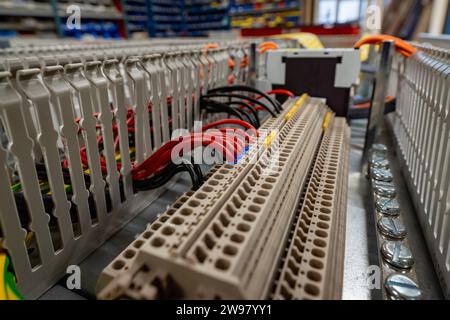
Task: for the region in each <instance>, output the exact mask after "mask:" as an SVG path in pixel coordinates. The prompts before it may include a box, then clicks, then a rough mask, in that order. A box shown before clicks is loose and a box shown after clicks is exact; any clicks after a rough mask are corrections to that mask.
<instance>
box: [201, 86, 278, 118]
mask: <svg viewBox="0 0 450 320" xmlns="http://www.w3.org/2000/svg"><path fill="white" fill-rule="evenodd" d="M234 91H245V92H251V93H256V94H258V95H261V96H263V97H264V98H266V99H267V100H268V101H269V102H270V103H271V104H272V105H273V107H274V108H275V110H276V111H277V112H278V113H279V112H281V110H282V107H281V105H280V104H279V102H278V101H276V100H273V99H272V98H271V97H270V96H269V95H267V94H266V93H265V92H262V91H260V90H258V89H255V88H252V87H249V86H243V85H231V86H226V87H219V88H214V89H210V90H208V93H214V92H234Z"/></svg>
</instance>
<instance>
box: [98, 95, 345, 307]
mask: <svg viewBox="0 0 450 320" xmlns="http://www.w3.org/2000/svg"><path fill="white" fill-rule="evenodd" d="M284 110H285V111H284V112H283V113H282V115H281V116H280V117H278V118H277V119H275V120H268V122H266V123H265V124H264V126H263V127H264V128H266V129H268V131H269V132H270V133H269V134H268V135H267V136H266V138H265V140H264V143H263V145H264V148H263V150H257V149H258V148H257V146H252V147H251V148H250V151H249V152H248V154H247V155H246V157H244V158H243V159H242V160H241V161H240V162H239V163H238V164H235V165H230V164H225V165H222V166H221V167H220V168H215V172H214V173H212V174H211V176H210V177H209V178H208V180H207V181H206V183H205V184H204V185H203V186H202V187H201V188H200V189H199V190H198V191H196V192H194V193H192V192H191V193H189V195H185V196H183V197H182V198H181V199H182V200H183V201H178V202H177V203H176V204H175V206H177V209H174V207H172V208H170V209H169V210H168V211H167V212H166V213H164V214H163V215H161V217H160V219H159V220H157V221H156V222H155V223H153V224H152V225H151V226H149V228H148V229H147V231H146V232H144V234H143V235H142V236H141V237H140V238H139V239H138V240H136V241H142V242H139V243H138V244H139V246H138V247H137V248H136V246H134V247H133V244H131V245H130V247H129V248H128V249H127V250H128V251H129V250H130V249H131V250H132V253H129V254H127V250H125V251H124V252H123V253H122V254H121V255H120V256H119V257H117V258H116V259H115V260H114V261H113V262H112V263H111V264H110V265H109V266H108V267H107V268H105V270H104V271H103V273H102V275H101V277H100V279H99V282H98V287H97V289H98V297H99V298H101V299H117V298H134V299H158V298H167V297H169V298H187V299H189V298H222V299H227V298H245V299H264V298H269V297H271V296H272V290H273V285H274V283H276V280H277V274H278V273H279V269H280V262H281V261H282V260H283V256H284V255H285V252H286V251H287V243H292V242H286V241H287V240H289V239H290V240H292V237H291V232H292V228H293V227H292V226H293V225H294V224H295V223H296V222H297V221H298V215H299V203H300V202H304V201H305V197H304V195H305V194H306V193H305V192H306V191H305V188H307V186H308V182H309V179H310V177H311V168H312V167H314V166H315V164H316V163H317V161H325V160H324V159H320V160H318V158H317V154H318V150H319V147H320V146H321V145H322V143H323V142H322V141H324V139H326V137H327V136H328V135H329V131H330V130H333V132H334V131H336V132H337V133H336V136H338V137H337V138H336V137H335V136H334V135H332V138H331V139H332V141H333V143H334V145H333V154H331V157H332V159H331V161H332V162H333V163H334V164H336V163H339V160H341V158H342V160H345V159H346V156H345V154H346V153H347V151H348V149H347V148H348V140H347V139H344V138H343V137H344V136H345V137H347V138H348V129H347V126H346V124H345V121H343V120H342V119H334V117H333V116H332V113H331V112H329V111H328V108H327V107H326V106H325V105H324V103H323V101H322V100H320V99H312V98H307V97H302V98H300V99H298V100H296V101H288V102H287V105H285V107H284ZM324 128H326V129H324ZM335 128H336V129H335ZM339 132H340V133H339ZM328 139H330V138H328ZM339 139H341V140H339ZM346 167H347V164H346V161H343V162H341V163H340V166H338V167H335V168H334V170H332V169H330V170H328V172H327V176H329V177H330V178H329V179H328V180H327V181H332V180H333V179H332V177H334V180H333V182H336V183H337V181H339V183H340V185H341V186H342V187H343V189H342V190H341V191H340V192H341V194H345V190H346V179H345V178H343V177H345V175H344V174H343V173H342V174H341V173H340V172H338V170H337V169H338V168H341V169H344V168H346ZM345 170H346V169H345ZM338 177H339V179H338ZM325 182H326V181H325ZM328 187H329V188H332V187H330V185H329V186H328ZM327 191H328V190H327ZM310 192H312V191H310ZM328 192H329V191H328ZM302 195H303V196H302ZM323 197H326V199H328V200H325V198H324V200H323V201H322V202H323V203H322V205H323V206H328V207H331V208H329V209H328V210H329V211H330V213H329V214H332V215H335V216H334V217H333V219H331V218H330V221H332V222H329V224H328V227H329V228H330V230H329V233H328V232H326V231H323V230H319V231H322V232H319V231H317V232H316V233H317V235H318V237H319V238H320V237H324V236H325V235H326V236H325V237H327V236H328V234H330V235H331V241H330V244H329V247H327V249H329V250H334V251H340V252H343V239H340V238H339V237H338V236H337V234H339V233H340V234H341V236H342V234H343V232H342V231H343V226H344V223H343V221H342V219H343V216H344V215H342V214H340V213H341V211H342V210H344V211H345V199H342V196H339V195H338V196H336V197H333V196H329V195H328V194H324V195H323ZM330 198H331V200H330ZM335 207H337V208H336V209H335V211H333V210H332V209H334V208H335ZM322 211H325V209H323V210H322ZM327 212H328V211H327ZM334 212H336V214H334ZM161 218H163V219H164V220H165V221H161ZM325 224H326V223H324V224H321V226H322V227H325ZM144 236H145V239H142V238H143V237H144ZM333 240H335V241H333ZM341 240H342V241H341ZM316 242H318V241H316ZM320 243H322V242H320ZM334 255H335V252H333V256H334ZM338 256H340V257H341V258H336V259H331V258H329V260H330V261H328V260H326V263H324V265H326V266H327V267H326V270H330V269H329V268H339V267H338V266H341V265H342V255H338ZM127 257H128V258H127ZM327 259H328V258H327ZM320 263H323V262H320ZM313 264H314V262H313ZM317 266H320V265H319V264H317ZM326 277H329V278H330V279H328V278H326ZM339 277H342V275H340V276H337V282H338V283H337V284H334V280H335V277H334V276H333V275H329V274H327V275H324V277H323V279H324V281H325V282H326V283H330V284H331V283H332V284H333V285H331V287H333V289H329V288H327V289H326V290H329V291H331V292H333V293H332V294H330V295H331V296H334V297H336V296H339V293H337V292H338V291H339V286H340V285H339V283H341V282H342V278H339ZM261 279H265V280H264V281H261ZM305 285H306V283H305ZM297 298H302V297H301V296H299V297H297Z"/></svg>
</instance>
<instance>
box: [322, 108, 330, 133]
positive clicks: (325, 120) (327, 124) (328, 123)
mask: <svg viewBox="0 0 450 320" xmlns="http://www.w3.org/2000/svg"><path fill="white" fill-rule="evenodd" d="M332 116H333V114H332V113H331V112H327V114H326V115H325V119H323V125H322V128H323V130H326V129H327V128H328V126H329V125H330V121H331V117H332Z"/></svg>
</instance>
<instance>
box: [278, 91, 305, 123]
mask: <svg viewBox="0 0 450 320" xmlns="http://www.w3.org/2000/svg"><path fill="white" fill-rule="evenodd" d="M308 97H309V96H308V94H306V93H304V94H303V95H302V96H301V97H300V99H298V101H297V102H296V103H295V105H294V106H293V107H292V108H291V110H289V112H288V113H287V114H286V115H285V116H284V120H286V121H289V119H291V118H292V117H293V116H294V114H295V113H296V112H297V110H298V108H300V106H301V105H302V104H303V102H305V100H306V98H308Z"/></svg>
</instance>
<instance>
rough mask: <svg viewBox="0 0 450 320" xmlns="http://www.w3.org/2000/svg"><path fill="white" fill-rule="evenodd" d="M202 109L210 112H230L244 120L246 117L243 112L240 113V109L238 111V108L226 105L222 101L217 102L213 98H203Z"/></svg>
mask: <svg viewBox="0 0 450 320" xmlns="http://www.w3.org/2000/svg"><path fill="white" fill-rule="evenodd" d="M200 109H202V110H206V111H209V112H216V113H217V112H218V113H220V112H224V113H228V114H230V115H233V116H235V117H237V118H239V119H240V120H242V121H245V119H244V118H243V116H242V114H241V113H239V112H238V111H236V109H233V108H232V107H230V106H229V105H226V104H224V103H221V102H217V101H214V100H211V99H203V98H202V99H201V101H200Z"/></svg>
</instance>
